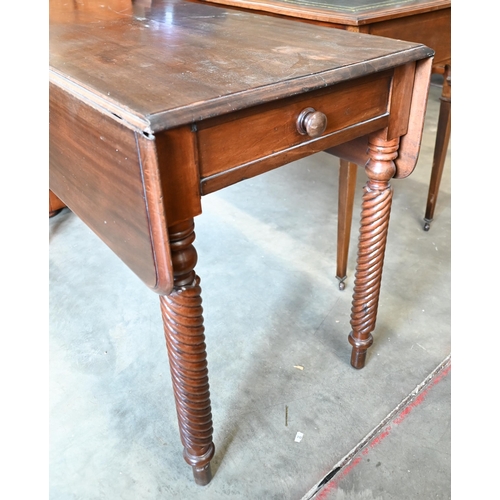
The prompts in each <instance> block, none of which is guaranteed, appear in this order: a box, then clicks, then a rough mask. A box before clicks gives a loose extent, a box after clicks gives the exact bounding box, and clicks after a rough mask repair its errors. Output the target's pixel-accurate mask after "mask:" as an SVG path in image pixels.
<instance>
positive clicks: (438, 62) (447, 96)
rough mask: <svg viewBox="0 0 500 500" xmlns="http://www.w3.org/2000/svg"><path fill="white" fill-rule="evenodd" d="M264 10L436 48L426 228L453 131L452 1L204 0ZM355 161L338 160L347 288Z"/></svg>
mask: <svg viewBox="0 0 500 500" xmlns="http://www.w3.org/2000/svg"><path fill="white" fill-rule="evenodd" d="M206 1H209V2H212V3H217V4H223V5H228V6H233V7H239V8H244V9H251V10H254V11H258V12H261V13H263V14H266V13H267V14H272V15H279V16H287V17H291V18H297V19H300V20H302V21H305V22H309V23H314V24H318V25H322V26H329V27H332V28H337V29H343V30H347V31H352V32H355V33H370V34H372V35H378V36H384V37H389V38H395V39H400V40H409V41H413V42H420V43H423V44H425V45H427V46H428V47H431V48H432V49H434V51H435V56H434V64H433V66H432V71H433V73H437V74H441V75H443V89H442V95H441V106H440V112H439V119H438V124H437V133H436V143H435V148H434V160H433V164H432V170H431V177H430V183H429V191H428V195H427V204H426V208H425V216H424V230H425V231H428V230H429V229H430V224H431V222H432V220H433V217H434V210H435V207H436V202H437V197H438V193H439V185H440V183H441V177H442V174H443V167H444V163H445V159H446V152H447V150H448V144H449V140H450V131H451V0H387V1H384V2H374V1H372V0H206ZM356 171H357V166H356V164H355V163H354V162H350V161H349V160H348V159H346V158H341V160H340V170H339V219H338V233H337V278H338V279H339V282H340V283H339V287H340V289H341V290H343V289H344V286H345V285H344V281H345V279H346V272H347V256H348V252H349V240H350V234H351V222H352V207H353V198H354V189H355V183H356Z"/></svg>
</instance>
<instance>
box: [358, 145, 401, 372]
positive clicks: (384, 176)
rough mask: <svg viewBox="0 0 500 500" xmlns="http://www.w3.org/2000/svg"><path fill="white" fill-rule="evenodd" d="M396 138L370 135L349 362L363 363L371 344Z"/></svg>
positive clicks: (387, 221) (378, 291)
mask: <svg viewBox="0 0 500 500" xmlns="http://www.w3.org/2000/svg"><path fill="white" fill-rule="evenodd" d="M398 146H399V139H392V140H388V141H387V140H384V139H381V138H379V137H376V136H374V137H370V140H369V151H368V152H369V157H370V159H369V161H368V163H367V164H366V166H365V171H366V174H367V176H368V182H367V183H366V186H365V188H364V190H363V201H362V205H361V228H360V235H359V246H358V258H357V264H356V273H355V277H354V294H353V301H352V309H351V327H352V331H351V333H350V334H349V343H350V344H351V345H352V347H353V349H352V354H351V365H352V366H354V368H363V367H364V366H365V360H366V351H367V349H368V348H369V347H370V346H371V345H372V343H373V337H372V334H371V332H372V331H373V330H374V329H375V322H376V319H377V308H378V300H379V294H380V283H381V279H382V267H383V262H384V254H385V247H386V241H387V229H388V226H389V216H390V212H391V203H392V187H391V185H390V183H389V180H390V179H391V178H392V177H393V176H394V174H395V173H396V166H395V164H394V159H395V158H396V157H397V151H398Z"/></svg>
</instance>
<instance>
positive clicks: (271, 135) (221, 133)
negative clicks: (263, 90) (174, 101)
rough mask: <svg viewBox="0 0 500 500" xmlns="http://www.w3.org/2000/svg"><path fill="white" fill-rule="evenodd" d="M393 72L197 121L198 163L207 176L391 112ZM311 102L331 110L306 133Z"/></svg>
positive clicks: (202, 175) (316, 108)
mask: <svg viewBox="0 0 500 500" xmlns="http://www.w3.org/2000/svg"><path fill="white" fill-rule="evenodd" d="M391 76H392V72H384V73H380V74H376V75H371V76H370V77H365V78H360V79H359V80H358V81H357V84H356V85H353V82H347V83H341V84H338V85H335V86H333V87H330V88H328V89H321V90H319V91H313V92H308V93H305V94H301V95H299V96H294V97H290V98H287V99H284V100H283V103H282V104H281V105H279V106H277V105H276V103H271V105H262V106H255V107H253V108H249V109H246V110H243V111H239V112H235V113H232V114H230V115H226V116H224V117H219V118H214V119H211V120H206V121H204V122H202V123H200V124H199V125H198V134H197V136H198V151H199V166H200V174H201V178H202V180H203V179H204V178H207V177H210V176H213V175H216V174H219V173H221V172H225V171H227V170H231V169H234V168H237V167H239V166H241V165H245V164H249V163H252V162H255V161H260V160H262V159H263V158H266V157H269V156H272V155H274V154H275V153H278V152H282V151H284V150H287V149H290V148H296V147H300V146H301V145H306V144H310V143H312V142H316V141H322V142H324V139H325V138H326V137H328V136H333V135H335V134H336V133H338V132H339V131H341V130H344V129H346V128H349V127H351V126H353V125H362V124H363V123H365V122H367V121H370V120H373V119H374V118H377V117H380V116H383V115H385V114H387V108H388V102H389V93H390V84H391ZM306 108H313V109H314V110H316V111H320V112H322V113H324V114H325V115H326V118H327V125H326V129H325V131H324V132H323V133H322V134H321V135H320V136H319V137H315V138H311V137H310V136H308V135H307V134H306V135H302V134H300V133H299V131H298V129H297V119H298V117H299V115H300V114H301V112H302V111H303V110H304V109H306Z"/></svg>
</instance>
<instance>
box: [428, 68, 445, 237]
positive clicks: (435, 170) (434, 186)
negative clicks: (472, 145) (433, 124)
mask: <svg viewBox="0 0 500 500" xmlns="http://www.w3.org/2000/svg"><path fill="white" fill-rule="evenodd" d="M450 133H451V67H450V66H446V70H445V73H444V81H443V90H442V92H441V105H440V108H439V119H438V126H437V133H436V145H435V147H434V159H433V162H432V171H431V180H430V183H429V192H428V195H427V205H426V209H425V217H424V231H428V230H429V229H430V227H431V222H432V219H433V218H434V209H435V208H436V202H437V197H438V193H439V185H440V184H441V177H442V176H443V167H444V162H445V160H446V153H447V151H448V144H449V142H450Z"/></svg>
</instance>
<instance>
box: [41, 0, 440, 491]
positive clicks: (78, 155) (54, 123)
mask: <svg viewBox="0 0 500 500" xmlns="http://www.w3.org/2000/svg"><path fill="white" fill-rule="evenodd" d="M50 7H51V11H50V13H51V17H50V19H51V25H50V190H51V191H52V192H53V193H54V195H55V196H56V197H57V198H58V199H60V200H61V201H62V202H63V203H64V204H65V205H67V206H68V207H69V208H70V209H71V210H72V211H73V212H74V213H75V214H76V215H78V216H79V217H80V218H81V219H82V220H83V221H84V222H85V223H86V224H87V225H88V226H89V227H90V228H91V229H92V230H93V231H94V232H95V233H96V234H97V235H98V236H99V237H100V238H101V239H102V240H103V241H104V242H105V243H106V244H107V245H108V246H109V248H110V249H111V250H113V251H114V252H115V253H116V254H117V255H118V257H120V258H121V259H122V260H123V262H124V263H125V264H126V265H127V266H128V267H129V268H130V269H131V270H132V271H133V272H135V273H136V274H137V276H138V277H139V278H140V279H141V280H142V281H143V282H144V283H145V284H146V285H147V286H148V287H149V288H151V289H152V290H153V291H155V292H156V293H158V294H159V296H160V305H161V312H162V318H163V323H164V329H165V338H166V343H167V349H168V354H169V361H170V370H171V375H172V383H173V387H174V393H175V399H176V408H177V415H178V421H179V429H180V434H181V440H182V443H183V446H184V458H185V460H186V462H187V463H188V464H189V465H191V466H192V468H193V474H194V477H195V480H196V482H198V483H199V484H206V483H208V482H209V481H210V479H211V472H210V460H211V459H212V457H213V455H214V453H215V448H214V444H213V442H212V431H213V429H212V417H211V406H210V393H209V385H208V370H207V362H206V345H205V335H204V327H203V316H202V306H201V288H200V279H199V277H198V276H197V275H196V273H195V270H194V268H195V266H196V261H197V254H196V250H195V248H194V246H193V243H194V240H195V233H194V218H195V217H196V216H197V215H199V214H200V213H201V197H202V196H203V195H206V194H209V193H212V192H214V191H216V190H218V189H222V188H224V187H226V186H229V185H231V184H234V183H236V182H239V181H242V180H244V179H247V178H249V177H252V176H255V175H259V174H262V173H264V172H267V171H269V170H271V169H274V168H277V167H279V166H281V165H284V164H286V163H289V162H291V161H293V160H296V159H299V158H302V157H305V156H308V155H310V154H313V153H315V152H318V151H322V150H326V149H332V148H333V149H335V147H338V146H341V147H342V148H343V149H344V150H346V151H349V152H350V153H351V154H352V155H353V157H354V158H360V157H364V156H365V155H366V150H367V149H368V158H369V161H368V163H367V166H366V172H367V175H368V178H369V180H368V182H367V185H366V188H365V196H364V201H363V205H362V215H361V238H360V246H359V258H358V269H357V274H356V285H355V293H354V297H353V306H352V315H351V326H352V332H351V333H350V335H349V341H350V343H351V344H352V346H353V354H352V359H351V362H352V364H353V366H355V367H357V368H361V367H362V366H363V365H364V362H365V356H366V350H367V349H368V348H369V346H370V345H371V343H372V341H373V339H372V335H371V332H372V331H373V330H374V328H375V321H376V315H377V309H378V297H379V292H380V282H381V275H382V266H383V257H384V251H385V245H386V237H387V227H388V220H389V215H390V208H391V200H392V188H391V186H390V182H389V181H390V179H391V178H393V177H396V178H404V177H407V176H408V175H410V174H411V172H412V171H413V169H414V167H415V163H416V159H417V156H418V151H419V146H420V140H421V134H422V127H423V118H424V113H425V105H426V100H427V92H428V86H429V78H430V71H431V65H432V55H433V53H432V51H431V50H430V49H428V48H427V47H426V46H424V45H421V44H415V43H407V42H401V41H393V40H388V39H384V38H373V39H368V38H367V35H362V34H353V33H347V32H342V31H334V30H329V29H323V28H319V29H318V28H316V27H311V26H307V25H304V26H300V27H298V26H297V25H296V23H294V22H291V21H287V20H279V19H273V18H268V19H262V18H261V17H260V16H256V15H254V14H250V13H249V14H240V13H238V14H235V13H234V12H231V11H229V10H227V9H224V8H220V7H213V6H208V5H203V4H196V3H191V2H183V1H180V0H165V1H161V2H156V3H154V5H153V4H151V6H149V5H146V7H145V6H144V3H130V2H128V1H125V0H116V1H113V2H112V1H110V2H102V1H99V2H97V1H96V2H92V1H91V2H86V3H85V4H73V3H72V4H70V3H67V2H64V1H58V0H52V1H51V3H50ZM277 34H279V36H276V35H277ZM257 202H258V200H257ZM237 288H238V285H237V284H235V290H237Z"/></svg>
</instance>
